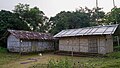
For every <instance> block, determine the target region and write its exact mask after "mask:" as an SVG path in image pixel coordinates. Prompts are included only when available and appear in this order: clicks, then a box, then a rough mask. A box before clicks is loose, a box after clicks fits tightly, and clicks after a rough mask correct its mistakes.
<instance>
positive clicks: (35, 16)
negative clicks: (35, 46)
mask: <svg viewBox="0 0 120 68" xmlns="http://www.w3.org/2000/svg"><path fill="white" fill-rule="evenodd" d="M13 11H14V13H16V14H18V15H19V17H20V18H21V19H22V20H23V21H24V22H26V23H27V24H28V26H29V27H30V29H31V30H33V31H40V32H45V31H46V28H45V24H46V23H48V22H46V21H48V18H47V17H46V16H45V15H44V13H43V11H41V10H39V8H37V7H33V8H30V7H29V5H28V4H21V3H19V4H18V5H16V6H15V9H14V10H13Z"/></svg>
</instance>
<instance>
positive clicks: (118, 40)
mask: <svg viewBox="0 0 120 68" xmlns="http://www.w3.org/2000/svg"><path fill="white" fill-rule="evenodd" d="M117 42H118V46H119V45H120V43H119V36H117Z"/></svg>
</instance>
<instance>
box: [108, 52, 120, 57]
mask: <svg viewBox="0 0 120 68" xmlns="http://www.w3.org/2000/svg"><path fill="white" fill-rule="evenodd" d="M106 56H107V57H110V58H120V51H118V52H113V53H109V54H106Z"/></svg>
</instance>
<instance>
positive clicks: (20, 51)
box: [19, 40, 22, 55]
mask: <svg viewBox="0 0 120 68" xmlns="http://www.w3.org/2000/svg"><path fill="white" fill-rule="evenodd" d="M21 44H22V40H20V52H19V53H20V55H21V53H22V51H21Z"/></svg>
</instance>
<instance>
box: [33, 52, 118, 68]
mask: <svg viewBox="0 0 120 68" xmlns="http://www.w3.org/2000/svg"><path fill="white" fill-rule="evenodd" d="M105 56H107V57H71V56H69V57H67V58H68V59H69V60H70V61H69V63H71V62H72V63H71V65H72V67H74V68H120V52H113V53H110V54H106V55H105ZM52 57H53V58H54V59H53V60H54V61H53V60H52V61H50V62H48V63H47V64H46V63H43V64H41V63H40V64H37V65H34V66H33V67H31V68H47V67H45V66H46V65H48V64H50V65H51V66H53V68H54V66H57V65H58V66H61V65H59V64H56V60H55V59H56V58H57V60H61V59H65V57H62V58H58V57H59V56H58V57H54V56H52ZM58 63H59V62H58ZM60 64H62V65H63V66H64V64H65V63H64V64H63V61H62V60H61V61H60ZM66 65H67V64H66ZM41 66H43V67H41ZM68 66H69V65H68ZM48 68H49V67H48ZM57 68H58V67H57ZM63 68H65V67H63ZM66 68H67V67H66Z"/></svg>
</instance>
